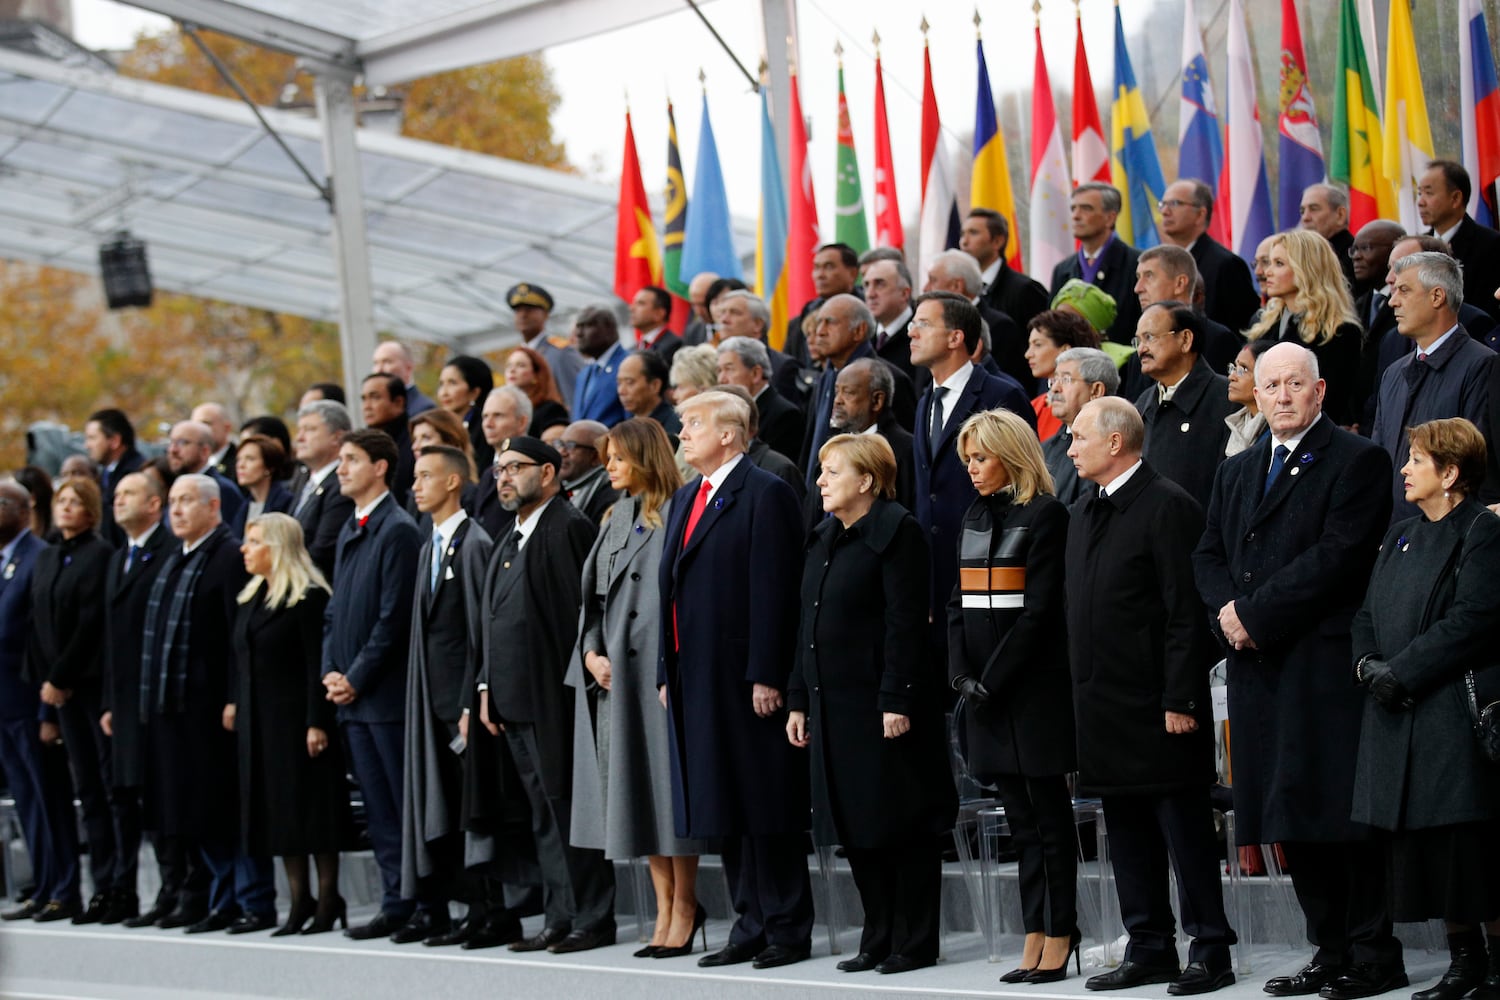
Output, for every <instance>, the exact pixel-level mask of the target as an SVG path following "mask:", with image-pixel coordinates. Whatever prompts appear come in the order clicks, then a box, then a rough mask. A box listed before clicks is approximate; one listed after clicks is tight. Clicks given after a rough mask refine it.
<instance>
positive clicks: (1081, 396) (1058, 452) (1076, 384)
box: [1042, 347, 1120, 507]
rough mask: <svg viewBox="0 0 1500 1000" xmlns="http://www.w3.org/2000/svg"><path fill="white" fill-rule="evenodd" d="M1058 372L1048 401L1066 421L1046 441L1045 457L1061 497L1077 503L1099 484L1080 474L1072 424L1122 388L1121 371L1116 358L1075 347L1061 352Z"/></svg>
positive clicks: (1053, 409)
mask: <svg viewBox="0 0 1500 1000" xmlns="http://www.w3.org/2000/svg"><path fill="white" fill-rule="evenodd" d="M1054 364H1055V365H1056V374H1055V375H1053V376H1052V381H1051V384H1050V385H1049V386H1048V387H1047V402H1048V405H1050V406H1051V407H1052V415H1053V416H1055V417H1056V418H1057V419H1058V420H1061V421H1062V429H1061V430H1059V431H1058V432H1057V433H1056V434H1054V435H1052V436H1051V437H1049V438H1048V439H1047V440H1045V441H1043V442H1042V458H1043V459H1045V460H1046V462H1047V471H1048V472H1050V473H1052V490H1053V493H1054V494H1055V495H1056V496H1057V499H1059V500H1061V501H1062V502H1063V503H1065V504H1067V505H1068V506H1069V507H1071V506H1072V505H1073V503H1074V502H1075V501H1077V500H1078V499H1079V498H1080V497H1082V496H1083V495H1084V494H1085V493H1087V492H1088V491H1089V490H1090V489H1092V488H1093V487H1094V486H1095V485H1097V484H1092V483H1089V482H1088V481H1087V480H1085V479H1080V478H1079V477H1078V470H1077V469H1075V468H1074V467H1073V460H1072V459H1071V458H1069V457H1068V449H1070V448H1072V447H1073V431H1072V429H1071V427H1070V426H1069V425H1070V424H1072V423H1073V420H1074V419H1075V418H1076V417H1077V416H1078V412H1079V411H1080V410H1082V409H1083V408H1084V406H1085V405H1086V404H1088V403H1091V402H1093V401H1094V400H1096V399H1102V398H1103V397H1105V396H1113V395H1114V394H1115V393H1116V392H1117V391H1118V390H1119V388H1120V371H1119V369H1118V368H1116V367H1115V362H1114V359H1113V358H1111V357H1110V356H1109V355H1108V354H1105V353H1104V352H1103V351H1101V350H1097V349H1096V348H1092V347H1073V348H1069V349H1068V350H1066V351H1063V352H1062V353H1061V354H1059V355H1058V356H1057V359H1056V361H1055V362H1054Z"/></svg>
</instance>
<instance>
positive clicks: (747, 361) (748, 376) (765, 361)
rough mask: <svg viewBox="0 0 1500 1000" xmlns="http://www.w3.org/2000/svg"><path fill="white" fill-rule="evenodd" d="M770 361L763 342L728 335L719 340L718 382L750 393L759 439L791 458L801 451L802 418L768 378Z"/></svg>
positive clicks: (804, 421)
mask: <svg viewBox="0 0 1500 1000" xmlns="http://www.w3.org/2000/svg"><path fill="white" fill-rule="evenodd" d="M770 364H771V361H770V355H769V354H768V352H767V349H766V346H765V345H764V344H762V343H761V342H760V341H759V340H752V339H751V338H749V337H730V338H728V339H726V340H721V341H719V384H720V385H737V386H740V387H741V388H743V389H744V390H745V391H746V392H748V393H750V397H751V398H752V399H753V400H755V408H756V411H757V415H758V416H759V418H760V439H761V440H762V441H764V442H765V443H766V444H767V445H769V446H770V447H771V448H772V449H773V450H775V451H778V452H780V453H781V454H783V455H785V456H786V457H787V458H789V459H791V460H792V461H793V462H795V461H796V460H797V457H798V456H799V455H800V454H801V453H802V435H803V431H804V429H805V423H806V418H805V417H804V416H803V415H802V411H801V410H800V409H798V408H797V407H796V406H794V405H792V404H791V403H790V402H788V401H787V400H786V398H785V397H784V396H782V395H781V393H779V392H777V391H776V387H775V386H773V385H771V383H770V382H769V381H768V379H769V378H770ZM679 429H680V425H679Z"/></svg>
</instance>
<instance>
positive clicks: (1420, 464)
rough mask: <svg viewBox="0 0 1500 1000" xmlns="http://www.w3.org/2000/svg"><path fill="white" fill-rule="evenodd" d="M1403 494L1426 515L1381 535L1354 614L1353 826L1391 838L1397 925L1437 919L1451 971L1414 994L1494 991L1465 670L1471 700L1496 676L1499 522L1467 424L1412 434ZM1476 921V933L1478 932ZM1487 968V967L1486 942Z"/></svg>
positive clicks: (1494, 876)
mask: <svg viewBox="0 0 1500 1000" xmlns="http://www.w3.org/2000/svg"><path fill="white" fill-rule="evenodd" d="M1407 433H1408V435H1409V440H1410V442H1411V457H1410V459H1409V460H1408V461H1407V463H1406V465H1405V466H1403V467H1402V469H1401V476H1402V479H1403V480H1404V481H1405V487H1406V499H1407V500H1408V501H1409V502H1411V503H1414V504H1416V505H1417V507H1418V508H1419V509H1420V510H1421V511H1422V513H1421V514H1420V515H1418V516H1417V517H1412V518H1407V519H1405V520H1403V521H1401V522H1399V523H1397V524H1395V525H1393V526H1392V527H1391V529H1390V531H1388V532H1387V533H1386V536H1385V541H1384V543H1382V545H1381V549H1380V555H1379V557H1378V558H1377V559H1376V560H1375V569H1374V570H1373V571H1372V573H1371V576H1370V588H1369V590H1368V591H1366V593H1365V603H1364V606H1363V607H1361V608H1360V610H1359V613H1358V614H1356V615H1355V617H1354V623H1353V627H1352V634H1353V637H1354V646H1353V652H1354V656H1355V657H1356V663H1355V679H1356V680H1358V681H1359V682H1360V683H1361V684H1363V685H1364V686H1365V688H1366V689H1367V690H1368V692H1369V695H1370V698H1369V700H1368V701H1367V702H1366V704H1365V716H1364V722H1363V725H1362V727H1361V730H1360V737H1359V758H1358V764H1357V765H1356V768H1355V772H1354V810H1353V817H1354V819H1355V821H1356V822H1360V823H1367V824H1369V825H1370V826H1373V827H1377V828H1379V829H1382V830H1389V831H1390V832H1391V836H1390V840H1389V845H1390V855H1389V858H1390V865H1389V871H1388V876H1389V877H1388V882H1387V890H1386V891H1387V894H1388V897H1389V901H1390V913H1391V917H1392V918H1393V919H1395V920H1398V921H1403V922H1405V921H1419V920H1429V919H1432V918H1435V917H1437V918H1441V919H1443V920H1444V921H1446V923H1447V926H1448V948H1449V951H1450V953H1451V956H1452V963H1451V964H1450V965H1449V967H1448V971H1447V973H1446V974H1445V975H1444V976H1443V978H1442V980H1441V981H1440V982H1439V983H1438V984H1437V986H1435V987H1433V988H1432V989H1430V990H1424V991H1422V992H1419V993H1417V994H1415V996H1416V997H1419V998H1421V1000H1458V998H1459V997H1462V996H1464V995H1465V994H1467V993H1468V992H1469V991H1470V990H1474V989H1475V987H1479V989H1478V990H1476V991H1475V994H1474V995H1475V996H1476V997H1478V996H1481V995H1483V996H1488V997H1494V996H1495V995H1497V992H1500V865H1497V864H1496V862H1495V845H1496V844H1500V770H1497V769H1496V767H1495V765H1494V764H1491V763H1490V762H1489V761H1488V760H1486V759H1485V758H1484V757H1483V755H1482V754H1481V753H1480V751H1479V747H1478V744H1477V743H1476V741H1475V739H1474V733H1473V730H1472V727H1471V722H1470V709H1469V693H1468V682H1467V680H1466V678H1465V676H1464V675H1465V672H1466V671H1473V672H1474V677H1475V679H1476V683H1477V687H1478V688H1479V691H1480V695H1479V701H1480V704H1484V703H1485V701H1487V700H1494V699H1493V698H1486V697H1485V695H1486V694H1487V693H1488V689H1489V688H1491V687H1493V686H1495V682H1496V680H1497V679H1500V678H1492V677H1491V676H1490V675H1492V674H1494V673H1496V671H1497V670H1500V668H1496V667H1492V666H1490V664H1492V663H1494V662H1495V660H1494V650H1495V647H1496V642H1497V640H1500V588H1497V587H1496V586H1495V580H1496V579H1497V578H1500V518H1497V517H1496V516H1495V515H1494V514H1491V513H1490V512H1489V511H1488V510H1486V509H1485V508H1484V507H1483V506H1481V505H1480V503H1479V502H1478V501H1477V500H1475V499H1474V495H1475V492H1476V491H1477V490H1478V488H1479V484H1480V483H1481V482H1482V481H1483V480H1484V472H1485V457H1486V454H1487V452H1486V446H1485V440H1484V437H1483V436H1482V435H1481V434H1480V433H1479V430H1478V428H1476V427H1475V426H1474V425H1473V424H1471V423H1469V422H1468V421H1467V420H1464V419H1462V418H1452V419H1448V420H1433V421H1430V422H1429V423H1425V424H1421V425H1419V426H1417V427H1413V428H1412V429H1411V430H1410V431H1408V432H1407ZM1481 924H1482V925H1484V933H1481V931H1480V925H1481ZM1486 934H1487V935H1488V937H1489V960H1488V966H1486V960H1485V940H1484V938H1485V935H1486Z"/></svg>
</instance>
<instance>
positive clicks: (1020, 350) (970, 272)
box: [912, 250, 1036, 393]
mask: <svg viewBox="0 0 1500 1000" xmlns="http://www.w3.org/2000/svg"><path fill="white" fill-rule="evenodd" d="M983 288H984V278H983V277H982V275H981V272H980V270H979V262H978V261H977V260H975V259H974V258H973V257H972V256H970V255H969V254H966V253H964V252H963V251H962V250H944V251H943V252H942V253H940V254H938V255H937V256H936V257H934V258H933V261H932V264H931V265H930V266H929V267H928V269H927V284H926V285H924V286H923V287H922V291H924V292H953V293H954V294H956V295H962V296H963V297H964V298H966V299H968V300H969V301H970V302H972V303H974V307H975V308H976V309H978V310H979V318H980V319H982V320H984V323H985V326H986V327H987V328H988V334H989V339H988V340H987V341H985V342H984V351H983V353H982V356H981V357H980V358H972V356H971V360H973V361H974V363H975V364H982V365H983V366H984V368H985V369H986V370H987V371H989V372H990V373H991V374H995V373H996V372H1004V373H1005V374H1007V375H1009V376H1010V377H1011V378H1013V379H1015V380H1016V382H1017V383H1018V384H1019V385H1021V386H1023V387H1024V386H1027V385H1030V384H1032V383H1034V382H1035V381H1036V377H1035V376H1033V375H1032V374H1031V366H1030V365H1029V364H1027V363H1026V346H1027V344H1026V331H1025V330H1023V329H1021V327H1019V326H1017V325H1016V321H1015V320H1013V319H1011V318H1010V317H1009V316H1007V315H1006V314H1005V313H1003V312H1001V311H1000V310H998V309H994V308H992V307H991V306H990V304H989V303H988V302H986V301H985V300H984V298H983V297H981V296H980V294H979V293H980V290H981V289H983ZM986 362H988V363H986ZM930 378H931V373H930V372H929V371H928V370H927V369H926V368H921V367H918V368H917V371H916V374H915V375H914V376H913V377H912V381H913V382H914V383H915V385H916V388H917V391H918V392H919V393H922V392H926V391H927V385H928V382H929V381H930Z"/></svg>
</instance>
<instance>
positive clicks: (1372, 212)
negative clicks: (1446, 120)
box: [1328, 0, 1397, 233]
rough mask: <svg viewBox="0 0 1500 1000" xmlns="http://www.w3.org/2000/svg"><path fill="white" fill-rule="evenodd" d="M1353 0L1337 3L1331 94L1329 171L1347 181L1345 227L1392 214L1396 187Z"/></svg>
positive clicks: (1370, 70)
mask: <svg viewBox="0 0 1500 1000" xmlns="http://www.w3.org/2000/svg"><path fill="white" fill-rule="evenodd" d="M1373 69H1374V67H1373V66H1371V64H1370V62H1369V59H1368V57H1367V55H1366V52H1365V43H1364V38H1363V36H1362V35H1361V32H1360V27H1359V14H1358V12H1357V11H1356V10H1355V6H1354V0H1341V2H1340V4H1339V66H1338V74H1337V77H1336V79H1337V84H1336V87H1335V89H1334V95H1333V149H1332V155H1331V156H1330V157H1329V163H1328V172H1329V174H1330V175H1331V176H1332V177H1333V178H1334V179H1335V180H1340V181H1343V182H1344V183H1345V184H1347V185H1349V228H1350V229H1351V230H1352V231H1354V232H1356V233H1357V232H1359V230H1360V228H1361V227H1363V226H1364V225H1365V224H1366V223H1370V222H1374V221H1375V220H1376V219H1394V218H1395V217H1396V214H1397V210H1396V191H1395V189H1394V188H1393V187H1391V182H1390V181H1389V180H1388V179H1387V177H1386V173H1385V164H1384V160H1383V154H1382V153H1381V146H1380V141H1381V140H1380V107H1379V104H1378V102H1377V98H1376V90H1375V84H1374V82H1373V80H1374V77H1373V73H1372V70H1373Z"/></svg>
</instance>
